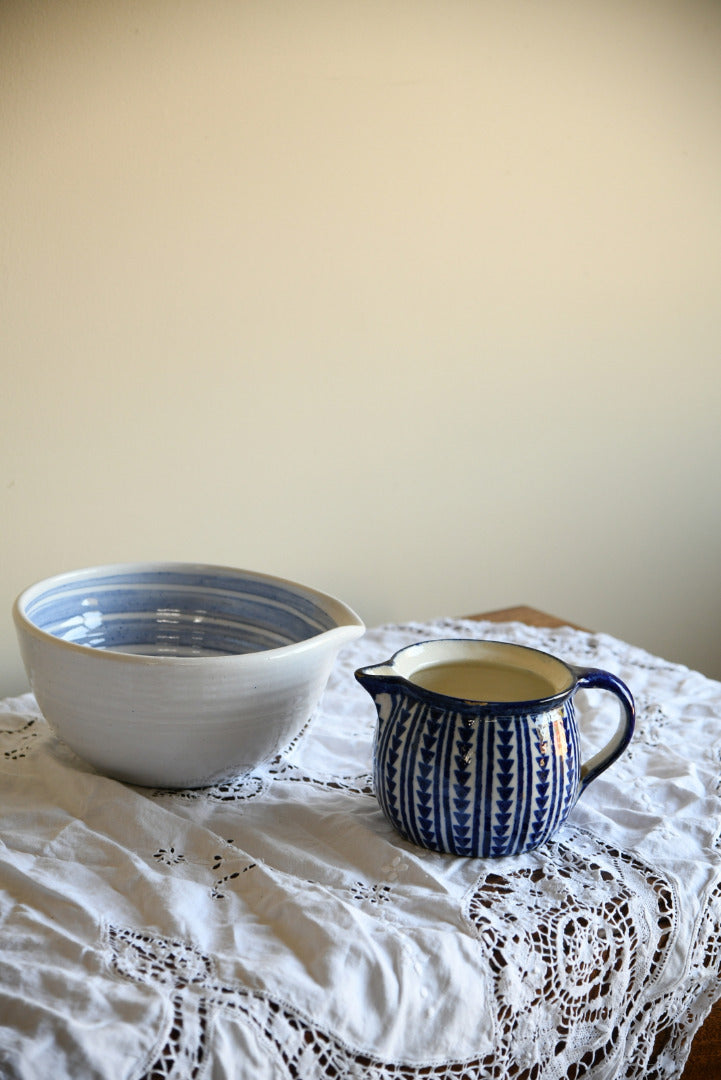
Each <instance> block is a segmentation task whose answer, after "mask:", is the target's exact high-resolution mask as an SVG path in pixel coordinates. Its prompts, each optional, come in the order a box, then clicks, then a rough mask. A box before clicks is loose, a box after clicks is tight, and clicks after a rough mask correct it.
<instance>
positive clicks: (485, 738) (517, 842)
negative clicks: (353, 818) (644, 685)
mask: <svg viewBox="0 0 721 1080" xmlns="http://www.w3.org/2000/svg"><path fill="white" fill-rule="evenodd" d="M356 678H357V679H358V681H359V682H360V683H361V685H363V686H364V687H365V688H366V690H368V692H369V693H370V694H371V696H372V697H373V699H374V701H375V705H376V710H377V714H378V721H377V727H376V733H375V739H374V751H373V775H374V784H375V792H376V796H377V799H378V802H379V804H380V806H381V809H382V810H383V813H384V814H385V815H386V817H387V818H388V820H389V821H390V822H391V824H392V825H393V826H394V827H395V829H396V830H397V831H398V832H399V833H400V834H401V835H402V836H403V837H405V838H406V839H408V840H410V841H411V842H413V843H415V844H418V845H420V846H422V847H425V848H430V849H432V850H436V851H443V852H449V853H452V854H457V855H470V856H481V857H502V856H506V855H515V854H520V853H522V852H525V851H529V850H531V849H533V848H536V847H539V846H540V845H542V844H543V843H544V842H545V841H546V840H548V839H549V838H550V837H551V836H553V834H554V833H555V832H556V831H557V830H558V829H559V828H560V826H561V825H562V824H563V823H564V822H565V821H566V819H567V818H568V815H569V814H570V812H571V810H572V809H573V806H574V805H575V803H576V801H577V799H578V797H579V795H580V794H581V792H582V791H583V790H584V788H585V787H586V786H587V784H588V783H590V782H591V781H592V780H593V779H594V778H595V777H596V776H598V775H599V773H600V772H602V771H603V770H604V769H605V768H608V766H609V765H610V764H611V763H612V762H613V761H615V760H616V758H617V757H618V756H619V755H620V754H621V753H622V752H623V750H624V749H625V747H626V746H627V745H628V742H629V740H630V738H631V735H632V733H633V726H634V707H633V699H632V697H631V694H630V692H629V690H628V688H627V687H626V686H625V685H624V684H623V683H621V682H620V681H619V680H618V679H616V677H615V676H613V675H611V674H610V673H609V672H605V671H601V670H599V669H596V668H577V667H573V666H572V665H568V664H565V663H564V662H563V661H561V660H558V659H557V658H555V657H552V656H550V655H549V654H547V653H542V652H540V651H539V650H535V649H527V648H525V647H523V646H517V645H512V644H509V643H506V642H487V641H476V640H471V641H462V640H460V641H455V640H446V641H439V642H422V643H419V644H418V645H414V646H410V647H409V648H407V649H403V650H401V651H400V652H399V653H397V654H396V655H395V656H394V657H393V658H392V659H391V660H390V661H388V662H387V663H386V664H382V665H377V666H375V667H371V668H363V669H360V670H359V671H358V672H356ZM584 686H587V687H590V686H596V687H600V688H602V689H606V690H610V691H611V692H612V693H614V694H615V695H616V696H617V697H618V699H619V701H620V703H621V707H622V708H621V712H622V716H621V721H620V723H619V725H618V729H617V730H616V732H615V735H614V736H613V738H612V739H611V741H610V742H609V743H608V745H607V746H606V747H604V748H603V750H602V751H600V752H599V753H598V754H596V756H595V757H594V758H592V759H591V760H590V761H588V762H582V761H581V754H580V739H579V729H578V723H577V716H576V709H575V703H574V697H575V694H576V692H577V690H578V689H580V688H582V687H584ZM486 690H492V691H493V694H492V695H489V696H483V697H481V696H480V695H484V694H485V691H486ZM529 693H535V694H536V695H537V696H535V697H529V696H528V695H529ZM462 695H466V696H462ZM468 695H470V696H468ZM496 698H497V700H496Z"/></svg>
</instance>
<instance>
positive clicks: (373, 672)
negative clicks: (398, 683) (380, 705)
mask: <svg viewBox="0 0 721 1080" xmlns="http://www.w3.org/2000/svg"><path fill="white" fill-rule="evenodd" d="M355 677H356V679H357V680H358V682H359V683H360V684H361V686H362V687H363V689H364V690H367V691H368V693H369V694H370V696H371V697H372V698H375V697H376V695H377V694H380V693H382V692H383V691H384V690H385V689H386V688H387V685H388V680H389V679H394V680H397V678H398V676H397V675H396V672H395V671H394V669H393V667H392V665H391V664H375V665H373V666H372V667H364V668H359V669H358V670H357V671H356V672H355Z"/></svg>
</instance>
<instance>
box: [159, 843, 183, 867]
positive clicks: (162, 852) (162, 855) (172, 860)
mask: <svg viewBox="0 0 721 1080" xmlns="http://www.w3.org/2000/svg"><path fill="white" fill-rule="evenodd" d="M153 858H154V859H156V860H157V861H158V862H160V863H165V865H166V866H177V865H178V863H181V862H184V860H185V855H181V854H180V852H178V851H176V850H175V848H174V847H169V848H167V849H166V848H158V850H157V851H156V852H154V853H153Z"/></svg>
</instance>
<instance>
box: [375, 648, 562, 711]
mask: <svg viewBox="0 0 721 1080" xmlns="http://www.w3.org/2000/svg"><path fill="white" fill-rule="evenodd" d="M459 649H460V650H461V651H462V654H461V657H460V660H461V662H462V660H463V658H464V657H465V658H466V659H473V657H469V656H468V653H469V652H470V653H479V652H488V651H489V649H490V651H491V653H495V654H498V653H501V654H506V655H507V656H508V655H509V654H510V653H514V654H516V655H518V654H519V653H522V654H527V655H528V654H531V655H533V656H534V658H536V663H537V664H539V663H540V664H541V665H542V666H543V668H545V669H546V670H548V669H554V670H555V671H556V672H557V673H558V675H561V674H562V676H563V679H562V682H560V680H559V682H560V685H559V688H558V689H557V690H555V691H554V692H553V693H549V694H543V695H541V696H534V697H530V698H524V699H520V698H519V699H511V700H494V699H492V698H488V699H485V698H473V697H462V696H456V695H454V694H447V693H443V692H442V691H439V690H434V689H428V688H426V687H424V686H422V685H421V684H420V683H418V682H414V680H413V678H412V676H413V675H414V674H417V673H418V672H420V671H423V670H426V669H428V668H430V667H434V666H438V665H440V664H442V663H451V662H453V661H452V659H451V654H452V653H453V651H454V650H456V651H457V650H459ZM424 650H425V651H426V652H430V651H433V652H436V653H438V652H439V651H440V652H441V655H442V656H443V659H440V658H439V659H436V660H435V661H433V662H426V663H416V664H414V665H411V664H407V665H404V664H403V663H402V662H403V660H404V659H406V660H408V659H412V658H413V657H414V656H415V655H420V654H421V653H422V652H423V651H424ZM409 654H410V655H409ZM509 666H512V667H513V666H517V667H519V668H520V667H521V666H520V665H509ZM399 668H400V670H399ZM355 677H356V679H357V680H358V682H360V683H361V685H364V686H365V688H366V689H369V685H368V684H374V683H375V684H378V692H382V687H381V685H380V684H390V685H392V686H396V687H398V686H402V687H403V688H404V689H405V691H406V692H407V693H410V694H412V695H413V696H414V697H416V698H418V699H419V700H421V701H425V702H426V703H428V704H429V705H435V706H436V707H438V708H446V709H451V710H452V711H454V712H466V713H478V712H479V711H482V712H483V713H484V714H485V715H494V716H512V715H527V714H529V713H535V712H548V711H551V710H552V709H556V708H559V707H560V706H561V705H563V703H564V702H565V701H566V700H567V699H568V698H569V697H570V696H571V695H572V693H573V691H574V690H575V688H576V684H577V679H578V675H577V669H576V668H575V667H574V666H573V665H572V664H569V663H567V662H566V661H565V660H562V659H561V658H560V657H558V656H554V655H553V653H549V652H546V651H545V650H543V649H537V648H535V647H533V646H530V645H520V644H517V643H516V642H511V641H503V640H501V639H495V638H453V637H446V638H430V639H427V640H423V641H417V642H413V643H411V644H410V645H405V646H403V648H401V649H397V650H396V652H394V653H393V655H392V656H391V657H390V659H389V660H386V661H385V662H383V663H380V664H373V665H366V666H365V667H362V668H359V669H358V670H357V671H356V672H355ZM549 681H551V680H550V679H549Z"/></svg>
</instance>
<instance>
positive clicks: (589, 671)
mask: <svg viewBox="0 0 721 1080" xmlns="http://www.w3.org/2000/svg"><path fill="white" fill-rule="evenodd" d="M569 666H571V665H569ZM572 670H573V673H574V675H575V676H576V680H577V681H576V687H575V690H574V696H575V693H576V690H591V689H596V690H608V691H610V693H612V694H614V695H615V696H616V697H617V698H618V700H619V702H620V704H621V718H620V720H619V723H618V727H617V728H616V732H615V734H614V735H613V737H612V739H611V740H610V741H609V742H608V743H607V744H606V745H605V746H604V747H603V749H602V750H599V751H598V753H597V754H594V755H593V757H591V758H589V760H588V761H584V762H583V763H582V765H581V780H580V785H579V795H580V793H581V792H582V791H584V790H585V789H586V788H587V787H588V785H589V784H590V783H591V781H592V780H595V779H596V777H597V776H600V775H601V773H602V772H603V771H604V770H605V769H607V768H608V767H609V765H612V764H613V763H614V761H616V760H617V758H619V757H620V756H621V754H622V753H623V752H624V750H625V749H626V747H627V746H628V744H629V743H630V741H631V737H632V735H633V731H634V727H635V725H636V707H635V704H634V700H633V696H632V694H631V691H630V690H629V689H628V687H627V686H626V684H625V683H623V682H621V680H620V679H618V678H616V676H615V675H612V674H611V673H610V671H602V670H601V669H600V668H584V667H572Z"/></svg>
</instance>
